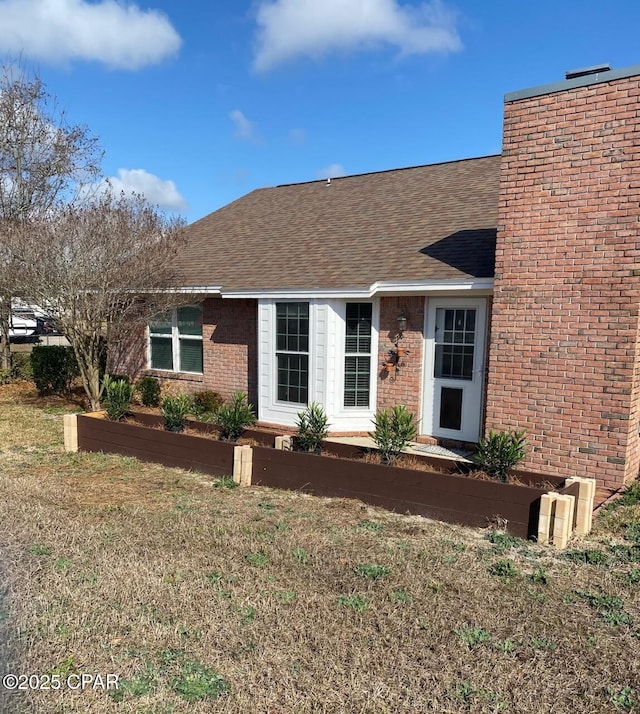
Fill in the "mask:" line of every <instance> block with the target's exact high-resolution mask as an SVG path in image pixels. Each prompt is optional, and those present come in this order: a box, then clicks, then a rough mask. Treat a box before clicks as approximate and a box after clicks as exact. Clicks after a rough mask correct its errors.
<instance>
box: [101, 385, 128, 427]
mask: <svg viewBox="0 0 640 714" xmlns="http://www.w3.org/2000/svg"><path fill="white" fill-rule="evenodd" d="M102 385H103V387H104V390H103V392H102V406H103V407H104V409H105V411H106V412H107V416H108V417H109V419H111V420H113V421H120V420H121V419H124V417H125V416H126V415H127V413H128V412H129V407H130V406H131V400H132V399H133V391H134V387H133V384H130V383H129V382H127V381H125V380H124V379H115V378H114V377H110V376H109V375H108V374H105V376H104V379H103V380H102Z"/></svg>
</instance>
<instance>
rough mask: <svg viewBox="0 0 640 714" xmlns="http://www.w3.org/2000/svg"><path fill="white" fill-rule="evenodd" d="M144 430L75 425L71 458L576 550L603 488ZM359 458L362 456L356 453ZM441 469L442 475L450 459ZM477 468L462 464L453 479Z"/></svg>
mask: <svg viewBox="0 0 640 714" xmlns="http://www.w3.org/2000/svg"><path fill="white" fill-rule="evenodd" d="M136 419H137V422H138V423H127V422H114V421H109V420H107V419H105V418H104V416H103V414H102V413H97V414H81V415H68V416H67V417H65V444H66V446H67V447H68V448H69V450H78V449H80V450H83V451H107V452H111V453H118V454H124V455H126V456H134V457H136V458H138V459H140V460H142V461H152V462H156V463H161V464H164V465H166V466H177V467H180V468H184V469H194V470H198V471H201V472H203V473H207V474H211V475H213V476H230V475H233V478H234V480H235V481H237V482H238V483H239V484H240V485H243V486H249V485H256V486H270V487H273V488H282V489H288V490H293V491H301V492H304V493H310V494H314V495H317V496H329V497H334V498H335V497H337V498H355V499H359V500H360V501H363V502H364V503H368V504H371V505H373V506H380V507H382V508H386V509H388V510H391V511H395V512H397V513H409V514H413V515H420V516H425V517H428V518H434V519H436V520H441V521H447V522H450V523H460V524H462V525H469V526H476V527H486V526H488V525H490V524H492V523H494V524H498V525H500V526H501V527H504V528H505V529H506V530H507V531H508V532H509V533H511V534H512V535H515V536H518V537H520V538H531V537H534V538H537V539H538V541H539V542H541V543H551V544H553V545H554V546H556V547H560V548H563V547H565V546H566V544H567V542H568V540H569V539H570V538H571V537H572V534H576V535H585V534H586V533H588V532H589V531H590V529H591V515H592V511H593V500H594V496H595V482H594V481H593V479H584V478H583V479H580V478H570V479H566V481H565V479H563V478H561V477H558V476H548V475H546V474H536V473H529V472H526V471H516V472H514V475H517V476H518V478H519V479H520V480H521V481H522V482H523V484H524V485H519V484H518V485H516V484H505V483H499V482H496V481H492V480H487V481H485V480H479V479H475V478H472V477H467V476H464V475H460V474H459V473H455V472H452V473H438V472H435V471H423V470H416V469H408V468H401V467H394V466H383V465H379V464H372V463H367V462H364V461H357V460H349V458H346V457H351V458H354V457H357V456H358V453H359V452H360V451H361V450H360V449H359V448H358V447H353V446H350V445H343V444H335V442H331V443H327V447H328V448H329V449H330V450H332V451H333V450H334V447H336V446H337V447H338V449H336V450H337V451H339V453H340V457H341V458H332V457H330V456H319V455H316V454H308V453H302V452H296V451H288V450H282V449H278V448H273V447H274V445H275V442H276V436H275V433H274V432H269V431H263V430H260V429H251V430H247V431H245V432H244V434H243V436H244V437H245V438H247V437H248V438H250V439H252V440H253V441H254V443H259V444H264V445H262V446H249V445H246V444H245V445H243V446H239V445H237V444H234V443H230V442H224V441H217V440H215V439H211V438H203V437H202V436H197V435H192V434H184V433H174V432H168V431H165V430H164V429H162V428H153V427H159V426H161V425H162V424H163V420H162V417H160V416H158V415H155V414H146V413H138V414H136ZM189 426H190V427H191V428H193V429H195V430H197V431H200V432H202V433H203V434H207V433H209V434H211V433H213V432H217V431H219V428H218V427H217V426H215V425H212V424H203V423H201V422H190V423H189ZM354 450H355V451H354ZM421 460H422V461H427V460H428V461H431V462H433V461H435V463H436V464H437V466H438V467H442V466H443V463H442V461H441V460H435V459H428V457H427V458H422V459H421ZM466 468H469V465H464V464H460V463H456V462H453V463H452V465H451V470H452V471H455V470H464V469H466Z"/></svg>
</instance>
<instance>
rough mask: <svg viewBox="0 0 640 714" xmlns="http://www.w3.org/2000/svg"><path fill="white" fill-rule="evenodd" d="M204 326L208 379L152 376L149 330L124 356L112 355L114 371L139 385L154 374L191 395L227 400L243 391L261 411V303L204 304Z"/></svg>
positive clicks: (134, 336)
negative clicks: (203, 393)
mask: <svg viewBox="0 0 640 714" xmlns="http://www.w3.org/2000/svg"><path fill="white" fill-rule="evenodd" d="M202 323H203V324H202V350H203V370H204V374H203V375H192V374H180V373H176V372H165V371H161V370H147V369H146V365H147V364H148V356H147V340H146V332H145V330H144V329H143V330H141V331H140V334H137V333H133V332H132V334H131V336H130V338H129V340H128V344H127V349H126V350H124V351H123V352H122V353H121V354H118V355H116V354H115V353H112V354H111V355H110V360H111V362H112V364H113V367H112V369H113V371H117V372H123V373H125V374H129V375H131V376H132V377H133V378H135V379H137V378H138V377H140V376H142V374H151V375H153V376H155V377H158V378H159V379H161V380H162V381H163V382H166V381H168V382H175V383H177V384H178V385H180V389H181V390H182V391H185V392H195V391H200V390H203V389H212V390H214V391H216V392H219V393H220V394H221V395H222V396H223V397H224V398H225V399H228V398H229V397H231V395H232V394H233V393H234V392H237V391H241V392H245V394H248V395H249V401H250V402H251V403H252V404H253V405H254V406H257V400H258V389H257V380H258V368H257V359H258V354H257V301H256V300H222V299H220V298H208V299H206V300H205V301H204V302H203V314H202Z"/></svg>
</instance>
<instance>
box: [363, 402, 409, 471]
mask: <svg viewBox="0 0 640 714" xmlns="http://www.w3.org/2000/svg"><path fill="white" fill-rule="evenodd" d="M373 425H374V431H372V432H370V433H369V436H370V437H371V438H372V439H373V440H374V441H375V442H376V446H377V447H378V449H379V451H380V457H381V458H382V463H384V464H391V463H393V462H394V461H395V460H396V459H397V458H398V456H399V455H400V453H401V452H402V450H403V449H404V448H406V446H407V444H408V443H409V442H410V441H411V440H412V439H415V437H416V434H417V433H418V425H417V422H416V419H415V417H414V416H413V414H412V413H411V412H410V411H409V410H408V409H407V408H406V407H405V406H404V405H403V404H400V405H398V406H395V407H393V408H392V409H382V410H381V411H378V412H377V413H376V415H375V418H374V419H373Z"/></svg>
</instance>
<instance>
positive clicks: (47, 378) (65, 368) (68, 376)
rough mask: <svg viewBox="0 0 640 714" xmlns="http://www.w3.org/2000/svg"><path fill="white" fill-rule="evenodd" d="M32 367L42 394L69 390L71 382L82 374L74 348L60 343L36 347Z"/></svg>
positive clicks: (32, 354) (61, 392)
mask: <svg viewBox="0 0 640 714" xmlns="http://www.w3.org/2000/svg"><path fill="white" fill-rule="evenodd" d="M31 367H32V369H33V381H34V382H35V385H36V389H37V390H38V394H40V395H44V394H64V393H67V392H69V391H70V390H71V383H72V382H73V380H74V379H75V378H76V377H77V376H78V375H79V374H80V370H79V369H78V363H77V361H76V357H75V354H74V353H73V349H72V348H71V347H62V346H60V345H38V346H36V347H34V348H33V351H32V352H31Z"/></svg>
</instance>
